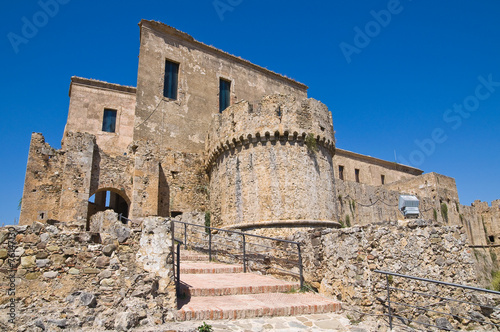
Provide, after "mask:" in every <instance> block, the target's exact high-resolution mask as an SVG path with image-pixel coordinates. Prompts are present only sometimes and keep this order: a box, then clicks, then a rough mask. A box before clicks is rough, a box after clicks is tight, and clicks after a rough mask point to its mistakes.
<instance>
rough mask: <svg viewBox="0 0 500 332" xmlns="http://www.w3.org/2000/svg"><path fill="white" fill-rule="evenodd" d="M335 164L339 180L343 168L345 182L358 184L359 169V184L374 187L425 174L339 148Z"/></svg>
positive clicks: (414, 169)
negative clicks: (356, 171) (357, 172)
mask: <svg viewBox="0 0 500 332" xmlns="http://www.w3.org/2000/svg"><path fill="white" fill-rule="evenodd" d="M333 163H334V171H335V177H336V178H337V179H340V170H339V168H340V167H343V178H344V179H343V180H344V181H353V182H356V173H355V170H356V169H358V170H359V182H360V183H365V184H369V185H372V186H380V185H383V184H388V183H392V182H396V181H399V180H406V179H411V178H413V177H415V176H418V175H421V174H422V173H423V171H422V170H419V169H416V168H413V167H409V166H405V165H401V164H397V163H392V162H389V161H385V160H381V159H378V158H373V157H370V156H365V155H362V154H358V153H354V152H351V151H346V150H342V149H338V148H337V150H336V151H335V157H334V158H333ZM382 176H384V183H382Z"/></svg>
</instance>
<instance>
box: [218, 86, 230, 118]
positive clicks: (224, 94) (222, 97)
mask: <svg viewBox="0 0 500 332" xmlns="http://www.w3.org/2000/svg"><path fill="white" fill-rule="evenodd" d="M230 103H231V82H229V81H226V80H223V79H221V80H220V82H219V113H222V111H224V110H225V109H226V108H228V107H229V105H230Z"/></svg>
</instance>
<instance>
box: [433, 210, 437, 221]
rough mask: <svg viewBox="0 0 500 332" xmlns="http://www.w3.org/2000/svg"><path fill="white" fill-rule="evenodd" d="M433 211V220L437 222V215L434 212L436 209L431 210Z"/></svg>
mask: <svg viewBox="0 0 500 332" xmlns="http://www.w3.org/2000/svg"><path fill="white" fill-rule="evenodd" d="M432 210H433V214H434V220H435V221H437V220H438V213H437V211H436V209H432Z"/></svg>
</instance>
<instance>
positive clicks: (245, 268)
mask: <svg viewBox="0 0 500 332" xmlns="http://www.w3.org/2000/svg"><path fill="white" fill-rule="evenodd" d="M241 236H243V272H244V273H246V272H247V263H246V261H247V250H246V241H245V234H241Z"/></svg>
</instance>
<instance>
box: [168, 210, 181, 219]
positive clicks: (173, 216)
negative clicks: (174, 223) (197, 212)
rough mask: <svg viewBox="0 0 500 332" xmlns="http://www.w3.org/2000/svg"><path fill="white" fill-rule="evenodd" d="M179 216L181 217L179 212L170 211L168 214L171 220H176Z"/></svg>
mask: <svg viewBox="0 0 500 332" xmlns="http://www.w3.org/2000/svg"><path fill="white" fill-rule="evenodd" d="M180 215H182V212H181V211H171V212H170V217H172V218H176V217H178V216H180Z"/></svg>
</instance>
